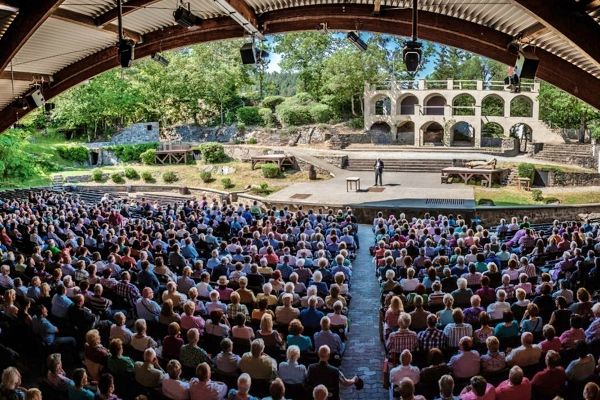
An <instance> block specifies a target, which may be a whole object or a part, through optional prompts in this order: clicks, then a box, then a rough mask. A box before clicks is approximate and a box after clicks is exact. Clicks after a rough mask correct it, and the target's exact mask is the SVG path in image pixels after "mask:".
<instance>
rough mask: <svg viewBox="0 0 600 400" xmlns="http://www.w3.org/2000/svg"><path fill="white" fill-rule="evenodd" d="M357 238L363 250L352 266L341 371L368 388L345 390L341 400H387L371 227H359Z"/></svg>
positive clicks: (342, 392) (359, 252)
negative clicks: (348, 329) (350, 299)
mask: <svg viewBox="0 0 600 400" xmlns="http://www.w3.org/2000/svg"><path fill="white" fill-rule="evenodd" d="M358 235H359V240H360V245H361V247H360V250H359V251H358V254H357V257H356V260H354V263H353V275H352V288H351V293H352V302H351V303H350V311H349V318H350V334H349V337H348V342H347V348H346V352H345V354H344V358H343V360H342V367H341V370H342V371H343V372H344V375H346V377H348V378H350V377H352V376H354V375H358V376H360V377H361V378H362V379H363V380H364V381H365V387H364V389H363V390H361V391H357V390H356V389H354V387H350V388H343V389H342V391H341V398H342V399H343V400H350V399H369V400H379V399H386V398H387V396H388V392H387V391H386V390H385V389H384V388H383V385H382V383H383V381H382V374H381V368H382V365H383V358H384V355H385V353H384V348H383V345H382V343H381V342H380V340H379V327H378V321H379V317H378V307H379V285H378V283H377V280H376V279H375V275H374V273H373V268H372V264H371V256H370V254H369V246H370V245H371V244H372V243H373V233H372V232H371V227H370V226H368V225H360V227H359V231H358Z"/></svg>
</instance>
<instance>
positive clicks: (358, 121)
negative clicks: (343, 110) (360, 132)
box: [348, 118, 365, 129]
mask: <svg viewBox="0 0 600 400" xmlns="http://www.w3.org/2000/svg"><path fill="white" fill-rule="evenodd" d="M348 127H349V128H351V129H363V128H364V127H365V120H364V119H363V118H352V119H350V120H349V121H348Z"/></svg>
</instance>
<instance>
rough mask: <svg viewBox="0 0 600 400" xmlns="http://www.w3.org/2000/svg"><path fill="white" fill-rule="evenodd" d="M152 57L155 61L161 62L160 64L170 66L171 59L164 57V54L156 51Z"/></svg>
mask: <svg viewBox="0 0 600 400" xmlns="http://www.w3.org/2000/svg"><path fill="white" fill-rule="evenodd" d="M150 58H151V59H153V60H154V61H156V62H157V63H159V64H160V65H162V66H163V67H168V66H169V60H167V59H166V58H164V57H163V56H162V55H160V54H158V53H154V54H152V55H151V56H150Z"/></svg>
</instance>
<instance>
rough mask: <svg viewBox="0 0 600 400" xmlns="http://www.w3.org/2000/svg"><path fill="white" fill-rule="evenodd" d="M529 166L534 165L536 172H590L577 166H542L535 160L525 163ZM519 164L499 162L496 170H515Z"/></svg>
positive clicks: (542, 164)
mask: <svg viewBox="0 0 600 400" xmlns="http://www.w3.org/2000/svg"><path fill="white" fill-rule="evenodd" d="M527 163H529V164H533V165H535V169H537V170H542V171H546V170H558V171H561V172H590V170H589V169H587V168H583V167H579V166H577V165H554V164H544V163H538V162H535V160H529V161H527ZM519 164H523V163H521V162H499V163H498V166H497V168H510V169H516V168H517V167H518V166H519Z"/></svg>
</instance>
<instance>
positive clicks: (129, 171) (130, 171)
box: [125, 167, 140, 181]
mask: <svg viewBox="0 0 600 400" xmlns="http://www.w3.org/2000/svg"><path fill="white" fill-rule="evenodd" d="M125 177H126V178H127V179H133V180H136V181H137V180H138V179H140V174H138V172H137V171H136V170H135V169H134V168H131V167H128V168H125Z"/></svg>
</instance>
